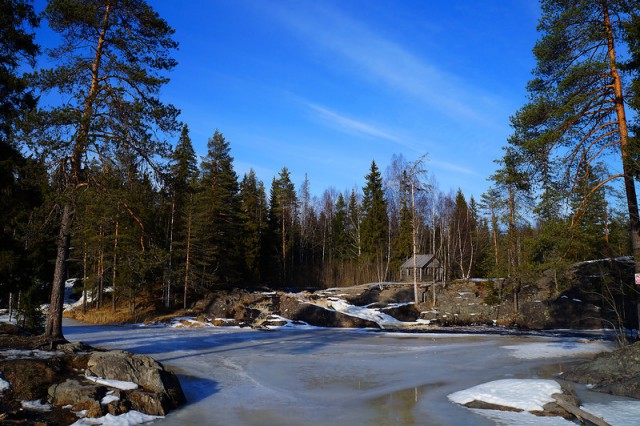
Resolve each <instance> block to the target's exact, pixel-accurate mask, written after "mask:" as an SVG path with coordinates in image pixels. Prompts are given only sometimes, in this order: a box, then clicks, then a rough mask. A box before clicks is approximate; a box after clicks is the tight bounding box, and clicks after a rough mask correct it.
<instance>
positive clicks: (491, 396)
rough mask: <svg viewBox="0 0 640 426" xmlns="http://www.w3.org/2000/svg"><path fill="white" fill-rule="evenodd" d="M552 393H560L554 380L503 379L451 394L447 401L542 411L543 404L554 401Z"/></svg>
mask: <svg viewBox="0 0 640 426" xmlns="http://www.w3.org/2000/svg"><path fill="white" fill-rule="evenodd" d="M554 393H562V389H561V388H560V385H559V384H558V382H556V381H554V380H540V379H538V380H536V379H503V380H495V381H492V382H489V383H483V384H481V385H478V386H474V387H472V388H469V389H466V390H462V391H459V392H455V393H452V394H451V395H449V399H450V400H451V401H453V402H455V403H456V404H461V405H464V404H467V403H469V402H472V401H482V402H487V403H490V404H497V405H502V406H504V407H512V408H516V409H520V410H524V411H542V410H543V407H544V405H545V404H547V403H549V402H553V401H554V399H553V397H552V396H551V395H553V394H554Z"/></svg>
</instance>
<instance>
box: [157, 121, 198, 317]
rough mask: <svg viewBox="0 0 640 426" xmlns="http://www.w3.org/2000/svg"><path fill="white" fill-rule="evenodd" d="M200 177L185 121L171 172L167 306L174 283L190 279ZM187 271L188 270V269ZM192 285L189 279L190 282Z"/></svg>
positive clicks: (173, 157) (165, 296) (172, 161)
mask: <svg viewBox="0 0 640 426" xmlns="http://www.w3.org/2000/svg"><path fill="white" fill-rule="evenodd" d="M197 178H198V164H197V160H196V153H195V150H194V149H193V145H192V143H191V137H190V136H189V128H188V127H187V125H186V124H185V125H183V127H182V131H181V133H180V138H179V139H178V143H177V144H176V147H175V149H174V150H173V153H172V154H171V163H170V175H169V182H168V183H169V192H170V195H169V198H170V200H169V202H170V207H169V210H170V211H169V235H168V238H169V258H168V269H169V271H168V276H167V284H166V289H165V293H164V299H165V306H167V307H168V306H169V305H170V303H171V294H172V285H173V284H174V283H178V282H184V281H185V280H186V281H187V282H188V280H189V277H188V269H189V268H188V266H187V265H186V262H187V258H188V255H187V251H188V250H189V249H190V247H188V246H187V236H188V233H189V224H190V223H191V219H192V218H193V209H194V192H195V185H196V180H197ZM185 271H186V272H185ZM187 287H188V283H187Z"/></svg>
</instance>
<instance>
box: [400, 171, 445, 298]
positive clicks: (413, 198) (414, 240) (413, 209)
mask: <svg viewBox="0 0 640 426" xmlns="http://www.w3.org/2000/svg"><path fill="white" fill-rule="evenodd" d="M415 188H416V186H415V183H414V182H413V180H412V181H411V228H412V229H411V234H412V235H411V237H412V244H413V303H414V304H415V307H416V308H417V307H418V305H419V304H420V299H419V298H418V277H417V273H416V272H417V271H418V260H417V259H416V256H417V255H418V253H417V251H418V248H417V245H418V241H417V240H418V226H417V224H416V195H415V192H416V189H415ZM389 228H391V227H389ZM434 256H435V254H434Z"/></svg>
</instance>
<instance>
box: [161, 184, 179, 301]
mask: <svg viewBox="0 0 640 426" xmlns="http://www.w3.org/2000/svg"><path fill="white" fill-rule="evenodd" d="M175 198H176V195H175V192H174V194H173V200H171V224H170V225H169V272H168V275H169V276H168V278H167V292H166V294H165V297H166V299H165V301H164V306H165V308H168V307H169V306H171V281H172V278H173V268H172V262H171V260H172V258H173V227H174V225H175V213H176V199H175Z"/></svg>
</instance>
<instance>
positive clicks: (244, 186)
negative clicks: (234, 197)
mask: <svg viewBox="0 0 640 426" xmlns="http://www.w3.org/2000/svg"><path fill="white" fill-rule="evenodd" d="M240 205H241V212H242V225H243V232H242V241H243V245H244V258H245V268H246V272H247V278H248V279H249V280H250V281H251V282H252V283H254V284H258V283H260V282H262V281H263V280H264V279H265V278H266V268H267V261H268V256H267V253H268V252H269V250H268V248H267V247H266V238H267V199H266V194H265V191H264V184H263V183H262V182H261V181H259V180H258V178H257V177H256V173H255V172H254V171H253V169H251V170H249V173H247V174H245V175H244V177H243V179H242V182H241V183H240Z"/></svg>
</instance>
